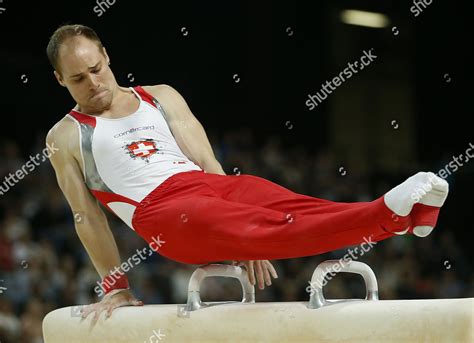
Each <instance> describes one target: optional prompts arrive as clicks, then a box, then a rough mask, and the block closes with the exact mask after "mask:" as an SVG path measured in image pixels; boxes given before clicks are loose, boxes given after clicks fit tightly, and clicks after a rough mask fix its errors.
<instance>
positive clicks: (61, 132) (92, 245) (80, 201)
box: [46, 119, 120, 278]
mask: <svg viewBox="0 0 474 343" xmlns="http://www.w3.org/2000/svg"><path fill="white" fill-rule="evenodd" d="M46 142H47V143H49V144H50V145H51V144H53V143H54V146H55V147H57V148H59V150H58V151H57V152H55V153H54V154H52V155H51V157H50V161H51V164H52V166H53V168H54V170H55V172H56V178H57V180H58V184H59V187H60V188H61V190H62V192H63V193H64V196H65V197H66V200H67V201H68V203H69V206H70V207H71V210H72V212H73V216H74V222H75V227H76V232H77V234H78V236H79V238H80V240H81V242H82V244H83V245H84V248H85V249H86V251H87V253H88V254H89V257H90V259H91V260H92V263H93V264H94V267H95V268H96V270H97V272H98V273H99V275H100V276H101V278H104V277H105V276H106V275H108V274H109V272H110V271H111V270H112V269H114V268H115V267H116V266H117V267H118V266H119V265H120V256H119V252H118V249H117V245H116V242H115V239H114V236H113V234H112V232H111V230H110V228H109V225H108V222H107V218H106V216H105V214H104V212H103V211H102V209H101V208H100V206H99V203H98V201H97V200H96V199H95V198H94V197H93V196H92V195H91V193H90V192H89V190H88V189H87V187H86V185H85V183H84V177H83V174H82V172H81V169H80V167H79V164H78V162H77V160H76V158H75V157H74V154H76V156H77V151H78V150H77V149H78V147H79V146H78V144H80V143H79V134H78V128H77V127H76V126H75V124H74V123H73V122H72V121H71V120H69V119H63V120H61V121H60V122H59V123H57V124H56V125H55V126H54V127H53V128H52V129H51V130H50V131H49V132H48V135H47V137H46Z"/></svg>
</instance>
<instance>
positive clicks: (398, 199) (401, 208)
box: [384, 172, 449, 216]
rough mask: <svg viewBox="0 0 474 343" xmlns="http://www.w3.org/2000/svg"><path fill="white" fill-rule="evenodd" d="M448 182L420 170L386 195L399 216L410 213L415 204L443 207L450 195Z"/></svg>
mask: <svg viewBox="0 0 474 343" xmlns="http://www.w3.org/2000/svg"><path fill="white" fill-rule="evenodd" d="M448 191H449V185H448V183H447V182H446V181H445V180H443V179H441V178H440V177H438V176H436V175H435V174H434V173H432V172H419V173H417V174H415V175H413V176H410V177H409V178H408V179H406V180H405V181H404V182H402V183H401V184H399V185H398V186H396V187H395V188H393V189H391V190H390V191H388V192H387V193H386V194H385V196H384V201H385V204H386V205H387V207H388V208H389V209H390V210H391V211H393V212H394V213H395V214H397V215H399V216H407V215H408V214H410V212H411V210H412V208H413V205H414V204H415V203H417V202H420V203H422V204H424V205H429V206H436V207H441V206H443V204H444V201H445V200H446V197H447V196H448Z"/></svg>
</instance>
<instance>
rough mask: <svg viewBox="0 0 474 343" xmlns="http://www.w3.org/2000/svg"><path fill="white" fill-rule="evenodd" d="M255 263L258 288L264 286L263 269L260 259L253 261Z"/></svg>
mask: <svg viewBox="0 0 474 343" xmlns="http://www.w3.org/2000/svg"><path fill="white" fill-rule="evenodd" d="M255 265H256V268H255V269H256V270H257V281H258V287H259V288H260V289H264V288H265V283H264V281H263V270H262V261H255Z"/></svg>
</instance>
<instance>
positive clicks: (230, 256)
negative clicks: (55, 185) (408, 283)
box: [134, 174, 410, 264]
mask: <svg viewBox="0 0 474 343" xmlns="http://www.w3.org/2000/svg"><path fill="white" fill-rule="evenodd" d="M184 177H185V178H187V179H186V180H184V179H183V180H181V181H182V182H176V183H175V184H173V185H172V186H171V187H170V188H171V190H169V191H168V192H164V193H163V194H162V196H161V197H158V198H157V199H154V200H152V201H151V202H150V203H149V204H148V205H147V206H146V207H145V208H144V209H143V210H141V211H139V213H138V214H137V215H136V217H135V218H134V227H136V230H137V232H138V233H139V234H140V235H141V236H142V237H143V238H144V239H145V240H147V241H149V242H151V241H152V238H153V237H157V236H158V235H160V239H161V240H162V241H164V243H163V244H162V246H161V247H160V249H159V250H158V253H160V254H162V255H164V256H166V257H168V258H170V259H173V260H176V261H180V262H184V263H195V264H200V263H208V262H213V261H223V260H264V259H285V258H294V257H303V256H311V255H317V254H321V253H324V252H327V251H331V250H336V249H340V248H343V247H346V246H349V245H356V244H360V243H362V242H364V239H365V240H369V241H373V242H375V241H377V240H379V239H381V238H382V237H384V238H386V237H387V231H390V232H392V231H401V230H403V229H404V228H406V227H407V226H408V225H409V224H410V217H409V216H406V217H401V216H394V214H393V212H392V211H390V210H389V209H388V208H387V206H386V205H385V204H384V202H383V198H382V197H381V198H379V199H377V200H374V201H372V202H360V203H335V202H330V201H327V200H323V199H317V198H312V197H307V196H303V195H299V196H296V197H295V198H294V199H290V200H285V198H284V197H283V198H280V199H279V200H272V199H271V197H273V196H276V195H275V194H273V193H266V194H262V193H264V192H263V191H262V189H261V188H259V187H258V186H256V185H254V189H253V190H251V188H249V187H250V186H248V185H244V183H245V182H247V181H245V179H244V178H240V177H241V176H220V175H216V174H210V175H206V176H205V177H204V176H202V175H197V176H196V177H194V176H192V175H190V174H187V175H185V176H184ZM193 178H194V179H193ZM239 178H240V179H239ZM203 181H205V182H203ZM244 181H245V182H244ZM224 184H225V185H224ZM223 186H226V187H224V188H223V190H224V193H221V194H219V192H218V190H219V189H220V187H223ZM240 187H242V188H240ZM216 190H217V191H216ZM238 192H240V193H238ZM251 193H253V194H254V195H255V194H258V197H260V201H262V202H261V203H260V204H265V203H267V204H268V203H269V204H272V205H274V208H265V207H262V206H258V205H254V204H247V203H244V202H242V200H246V199H247V197H249V196H251V195H250V194H251ZM164 194H166V195H164ZM295 195H296V193H295ZM265 196H266V197H267V198H268V200H267V202H265V201H263V198H264V197H265ZM252 199H253V200H255V197H253V198H252ZM285 201H286V203H284V202H285ZM281 202H283V203H281ZM290 203H291V204H292V205H291V206H289V207H288V204H290ZM279 206H281V207H279ZM288 208H289V209H290V211H287V210H286V209H288ZM295 209H296V210H297V211H295ZM292 212H293V213H292ZM288 214H290V216H288Z"/></svg>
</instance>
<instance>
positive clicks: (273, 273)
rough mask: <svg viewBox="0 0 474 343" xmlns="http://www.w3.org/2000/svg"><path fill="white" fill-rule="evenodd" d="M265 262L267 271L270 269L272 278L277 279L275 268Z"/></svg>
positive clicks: (268, 262)
mask: <svg viewBox="0 0 474 343" xmlns="http://www.w3.org/2000/svg"><path fill="white" fill-rule="evenodd" d="M265 262H266V265H267V266H268V269H270V273H272V276H273V278H274V279H278V274H277V272H276V270H275V268H274V267H273V265H272V263H271V262H270V261H268V260H266V261H265Z"/></svg>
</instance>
